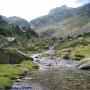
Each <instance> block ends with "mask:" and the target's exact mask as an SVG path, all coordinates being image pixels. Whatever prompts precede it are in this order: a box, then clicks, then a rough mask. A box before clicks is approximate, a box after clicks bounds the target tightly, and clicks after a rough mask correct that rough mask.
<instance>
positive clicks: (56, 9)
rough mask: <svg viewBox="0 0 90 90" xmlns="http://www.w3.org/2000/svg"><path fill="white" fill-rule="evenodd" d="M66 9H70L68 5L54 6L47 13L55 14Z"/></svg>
mask: <svg viewBox="0 0 90 90" xmlns="http://www.w3.org/2000/svg"><path fill="white" fill-rule="evenodd" d="M68 9H70V7H67V6H66V5H63V6H61V7H56V8H54V9H51V10H50V12H49V15H52V14H56V13H61V12H63V11H66V10H68Z"/></svg>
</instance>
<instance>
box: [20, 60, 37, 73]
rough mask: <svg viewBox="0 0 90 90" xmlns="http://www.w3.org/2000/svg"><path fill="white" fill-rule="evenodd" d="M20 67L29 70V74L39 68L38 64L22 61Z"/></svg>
mask: <svg viewBox="0 0 90 90" xmlns="http://www.w3.org/2000/svg"><path fill="white" fill-rule="evenodd" d="M20 66H21V67H22V68H26V69H28V71H29V72H31V71H33V70H35V69H37V68H38V66H37V64H36V63H34V62H32V61H22V62H21V64H20Z"/></svg>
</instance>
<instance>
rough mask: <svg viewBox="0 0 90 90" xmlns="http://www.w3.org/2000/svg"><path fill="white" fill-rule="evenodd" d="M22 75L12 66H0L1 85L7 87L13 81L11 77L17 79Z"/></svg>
mask: <svg viewBox="0 0 90 90" xmlns="http://www.w3.org/2000/svg"><path fill="white" fill-rule="evenodd" d="M20 73H21V71H20V69H19V68H18V67H17V66H15V65H11V64H0V85H1V86H2V87H5V86H6V85H11V84H12V83H13V81H12V80H11V79H10V78H11V77H16V76H18V75H19V74H20Z"/></svg>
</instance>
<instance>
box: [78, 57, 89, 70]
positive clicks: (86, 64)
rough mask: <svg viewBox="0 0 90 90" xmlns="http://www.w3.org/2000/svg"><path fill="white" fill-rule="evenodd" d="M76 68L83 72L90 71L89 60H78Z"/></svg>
mask: <svg viewBox="0 0 90 90" xmlns="http://www.w3.org/2000/svg"><path fill="white" fill-rule="evenodd" d="M78 68H79V69H84V70H87V69H90V58H86V59H83V60H80V65H79V67H78Z"/></svg>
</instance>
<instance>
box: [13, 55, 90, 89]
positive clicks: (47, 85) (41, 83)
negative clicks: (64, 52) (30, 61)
mask: <svg viewBox="0 0 90 90" xmlns="http://www.w3.org/2000/svg"><path fill="white" fill-rule="evenodd" d="M34 62H36V63H37V64H38V65H39V67H40V68H39V69H38V70H36V71H34V72H33V73H29V74H27V75H26V76H25V77H24V78H23V79H21V81H20V82H15V83H14V84H13V86H12V90H90V70H79V69H78V68H77V65H78V64H79V63H78V62H76V61H72V60H63V59H62V58H57V57H53V58H52V57H51V56H50V55H49V56H48V58H44V57H37V58H35V61H34Z"/></svg>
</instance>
